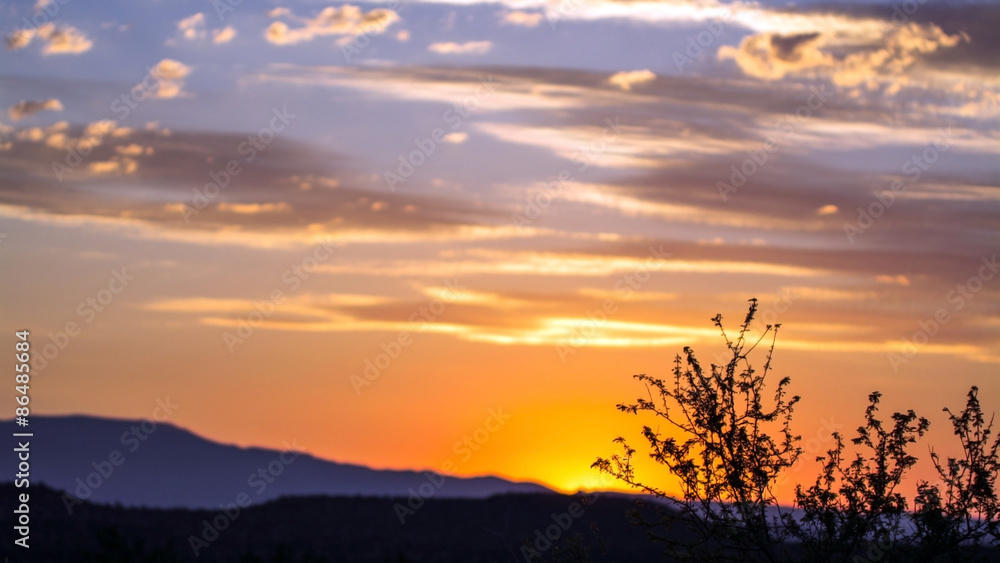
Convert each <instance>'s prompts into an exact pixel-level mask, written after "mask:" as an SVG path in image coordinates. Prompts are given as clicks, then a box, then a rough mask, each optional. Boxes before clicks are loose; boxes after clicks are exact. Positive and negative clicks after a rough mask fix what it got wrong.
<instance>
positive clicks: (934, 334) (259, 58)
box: [0, 0, 1000, 491]
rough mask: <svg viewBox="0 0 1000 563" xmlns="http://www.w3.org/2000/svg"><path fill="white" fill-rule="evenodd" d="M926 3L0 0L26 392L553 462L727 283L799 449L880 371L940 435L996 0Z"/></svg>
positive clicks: (994, 381) (231, 434) (985, 185)
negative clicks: (29, 347)
mask: <svg viewBox="0 0 1000 563" xmlns="http://www.w3.org/2000/svg"><path fill="white" fill-rule="evenodd" d="M949 4H952V5H950V6H948V7H945V6H944V5H943V3H942V2H938V1H936V0H932V1H930V2H926V3H923V4H921V3H920V2H918V1H916V0H911V1H909V2H897V3H896V4H895V5H893V4H892V3H891V2H888V1H880V2H874V1H870V2H863V1H858V2H854V3H846V2H845V3H840V2H838V3H835V4H834V3H830V4H827V3H823V2H796V3H794V4H793V3H787V2H785V1H783V0H782V1H777V0H766V1H760V2H716V1H711V0H705V1H694V0H689V1H685V0H672V1H666V0H665V1H619V0H553V1H551V2H549V1H545V0H499V1H492V2H480V1H478V0H452V1H451V2H449V1H447V0H444V1H437V2H424V1H417V0H404V1H401V2H399V1H397V2H392V3H384V2H383V3H365V2H355V3H351V4H330V3H326V2H314V1H306V0H303V1H300V2H294V3H291V4H280V3H277V2H273V1H271V0H244V1H242V2H237V1H236V0H229V1H228V2H227V0H217V1H215V2H206V1H200V0H199V1H195V0H184V1H173V0H171V1H169V2H168V1H166V0H160V1H157V0H128V1H126V0H115V1H110V2H103V3H99V5H98V4H95V3H94V2H85V1H82V0H48V2H46V1H45V0H39V1H37V2H35V1H34V0H31V1H28V0H24V1H14V2H11V1H6V2H0V22H2V23H3V31H4V33H5V34H7V49H5V50H4V52H3V53H2V54H0V110H2V112H0V327H2V331H0V345H2V346H3V347H4V348H6V349H12V348H13V343H14V341H15V337H14V335H13V333H14V331H15V330H24V329H28V330H30V331H31V335H32V343H33V352H34V355H35V360H34V361H35V365H34V366H33V368H32V373H33V374H34V375H35V377H34V378H33V380H32V403H31V404H32V407H33V410H32V412H33V414H69V413H81V414H90V415H96V416H107V417H127V418H141V417H150V416H152V412H153V410H154V408H156V401H157V400H165V399H167V398H169V400H170V401H172V402H173V403H175V404H177V405H178V406H179V408H178V410H177V412H176V413H175V414H174V415H173V416H172V417H171V419H170V422H172V423H174V424H177V425H179V426H181V427H184V428H187V429H190V430H192V431H194V432H196V433H198V434H200V435H202V436H205V437H207V438H209V439H212V440H217V441H221V442H225V443H234V444H239V445H257V446H263V447H272V448H281V447H282V443H283V442H285V441H291V440H295V441H296V442H297V443H298V444H300V445H301V446H302V447H303V448H304V449H305V450H307V451H308V452H310V453H312V454H314V455H317V456H319V457H323V458H326V459H330V460H335V461H341V462H350V463H359V464H364V465H368V466H372V467H376V468H418V469H424V468H430V469H440V468H441V466H442V464H443V463H444V462H446V461H451V462H453V463H454V464H455V467H456V469H455V470H454V473H455V474H458V475H485V474H494V475H499V476H503V477H507V478H512V479H516V480H530V481H536V482H539V483H543V484H545V485H548V486H551V487H553V488H556V489H559V490H565V491H570V490H575V489H577V488H578V487H594V486H607V483H602V482H600V481H598V479H597V475H596V472H595V471H593V470H591V469H590V464H591V463H592V462H593V461H594V458H595V457H597V456H607V455H609V454H611V453H616V451H617V450H616V449H615V447H614V445H613V444H612V443H611V440H612V439H614V438H615V437H617V436H619V435H624V436H626V437H629V438H630V439H631V440H632V442H633V443H634V445H637V446H641V436H640V435H639V430H640V427H641V424H642V423H643V422H644V421H643V420H639V419H636V418H634V417H631V416H629V415H625V414H622V413H619V412H617V411H616V409H615V405H616V404H617V403H620V402H628V401H632V400H634V399H635V398H636V397H638V396H640V395H645V389H644V388H643V387H642V386H641V385H639V384H638V383H637V382H635V381H634V380H633V379H632V378H631V376H632V375H633V374H637V373H646V374H650V375H661V376H668V375H669V374H670V370H671V368H672V365H673V358H674V356H675V355H676V354H678V353H680V352H681V350H682V348H683V347H684V346H687V345H690V346H692V347H693V348H694V349H695V351H696V353H697V354H698V356H699V358H700V359H702V360H703V361H704V362H705V363H706V364H707V363H711V362H712V361H714V360H716V359H717V358H721V356H720V355H719V354H720V353H721V352H722V351H723V347H722V341H721V337H720V336H719V334H718V331H717V330H716V329H715V328H713V326H712V323H711V321H710V319H711V318H712V317H713V316H714V315H715V314H717V313H722V314H723V317H724V319H725V322H726V323H727V326H729V327H731V328H732V329H733V330H735V329H736V326H737V324H738V322H739V321H740V320H742V318H743V315H744V314H745V313H746V307H747V300H748V299H749V298H751V297H756V298H758V299H759V300H760V312H759V315H758V316H759V317H761V320H760V322H758V323H757V324H756V327H755V330H757V331H758V333H759V331H760V330H762V329H763V327H764V325H765V324H768V323H775V322H779V323H781V324H782V327H781V330H780V332H779V335H778V342H777V346H776V354H775V360H774V362H773V368H774V369H775V370H776V374H777V375H779V376H785V375H787V376H790V377H791V378H792V381H793V384H792V390H793V392H794V393H797V394H799V395H801V396H802V402H801V404H800V406H799V408H798V410H797V412H796V417H795V420H796V425H795V429H796V430H797V431H798V433H800V434H801V435H802V437H803V447H804V448H805V449H806V452H807V453H808V454H809V456H810V457H811V456H812V455H814V454H820V453H822V451H823V450H825V449H826V448H828V447H830V446H831V445H832V442H831V441H830V440H829V438H828V435H829V430H830V429H831V428H836V429H839V430H840V431H841V432H843V433H846V434H851V433H852V429H854V428H856V427H857V426H858V425H859V424H860V423H861V422H862V415H863V412H864V407H865V405H866V400H867V396H868V394H869V393H870V392H871V391H874V390H879V391H881V392H883V394H884V402H883V405H884V407H885V410H886V411H890V412H891V411H892V410H894V409H908V408H913V409H915V410H917V412H918V414H922V415H924V416H927V417H928V418H930V419H931V421H932V431H931V434H930V436H929V437H928V439H927V442H926V443H923V444H921V445H919V446H918V447H917V450H918V451H916V452H915V453H917V455H918V456H924V455H925V454H926V451H927V450H926V446H927V445H928V444H934V445H935V446H936V447H937V449H940V450H944V451H948V449H949V446H950V440H951V435H950V434H951V433H950V430H949V429H948V427H947V420H946V417H945V416H944V414H943V413H941V408H942V407H945V406H950V407H952V408H955V407H961V406H962V405H963V403H964V397H965V393H966V392H967V391H968V387H969V386H970V385H972V384H977V385H979V386H980V388H981V392H980V398H981V399H982V400H983V403H984V406H985V408H986V409H987V410H998V409H1000V378H998V375H1000V369H998V368H1000V299H998V298H1000V264H998V262H997V261H996V260H997V257H996V255H997V253H998V251H1000V158H998V157H1000V128H998V127H1000V113H998V110H1000V72H998V70H1000V40H998V38H997V35H996V26H997V25H998V21H1000V5H998V4H997V3H986V2H961V3H949ZM758 360H759V362H760V363H762V362H763V357H762V356H760V357H759V358H758ZM716 361H717V360H716ZM491 409H492V412H494V413H495V412H497V411H501V412H502V413H503V414H505V415H509V418H508V419H506V421H505V422H504V423H503V424H502V426H499V427H495V426H493V427H494V428H496V429H495V430H492V431H488V432H483V431H482V429H483V428H485V426H484V424H485V423H486V420H487V419H489V418H490V417H491V416H493V414H491ZM11 414H12V413H11ZM888 414H889V413H888V412H887V413H886V416H888ZM2 416H3V417H4V418H7V417H8V416H9V414H3V415H2ZM491 426H492V425H491ZM662 429H663V430H666V428H665V427H663V428H662ZM477 430H479V433H478V436H479V437H480V438H482V437H484V436H485V439H482V440H478V441H477V440H476V439H473V440H472V442H471V443H472V444H475V447H476V448H478V449H475V450H474V451H472V452H471V454H468V455H467V454H465V453H464V452H465V450H463V449H462V448H463V447H466V446H461V443H462V441H463V439H465V437H466V436H470V437H471V436H474V435H476V432H477ZM456 445H458V446H459V447H456ZM470 449H471V448H470ZM639 450H640V451H643V448H641V447H640V448H639ZM650 475H652V474H650Z"/></svg>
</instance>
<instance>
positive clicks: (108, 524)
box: [0, 483, 662, 563]
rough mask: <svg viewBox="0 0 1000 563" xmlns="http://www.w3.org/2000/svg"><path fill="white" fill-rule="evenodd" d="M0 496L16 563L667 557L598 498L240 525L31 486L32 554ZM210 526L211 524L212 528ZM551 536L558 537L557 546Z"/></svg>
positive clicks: (505, 501) (320, 505)
mask: <svg viewBox="0 0 1000 563" xmlns="http://www.w3.org/2000/svg"><path fill="white" fill-rule="evenodd" d="M0 491H2V497H0V498H2V499H3V501H4V502H3V510H2V517H0V526H2V528H3V530H4V534H3V538H4V541H3V544H2V546H0V557H9V558H10V561H11V562H22V561H24V562H29V561H30V562H48V561H65V562H75V561H89V562H126V561H129V562H133V561H134V562H142V561H157V562H173V561H199V562H205V563H213V562H222V561H225V562H247V563H249V562H271V561H281V562H306V561H309V562H313V561H315V562H319V561H331V562H332V561H372V562H376V561H377V562H403V561H463V562H476V561H482V562H489V561H525V560H526V558H525V554H526V553H527V552H526V551H524V550H522V546H525V545H530V546H531V547H532V548H533V549H535V550H536V551H537V555H540V556H541V557H540V559H538V560H542V561H558V560H573V559H577V558H576V557H569V555H570V554H569V553H567V550H568V549H577V548H582V549H586V550H587V552H588V554H589V556H590V557H591V559H592V560H595V561H656V560H662V557H661V556H659V552H658V550H657V548H656V547H655V546H653V545H651V544H650V542H649V540H648V539H646V537H645V535H644V533H643V531H642V530H641V529H639V528H636V527H633V526H632V525H631V524H629V522H628V520H627V518H626V512H627V511H628V510H630V509H633V508H635V507H636V503H635V501H634V500H633V499H630V498H628V497H624V496H616V495H603V496H600V497H598V498H596V499H595V500H594V502H593V503H592V504H590V505H589V506H584V505H583V504H582V503H581V502H580V501H581V498H580V497H572V496H562V495H554V494H527V495H502V496H495V497H491V498H488V499H483V500H472V499H469V500H465V499H440V500H437V499H433V498H431V499H429V500H427V501H425V503H424V505H423V506H421V507H419V508H418V509H417V510H415V511H414V513H413V514H404V516H405V523H404V524H401V523H400V520H399V517H398V516H397V512H396V510H394V507H395V505H396V504H397V503H401V504H402V505H403V506H405V505H406V503H407V499H389V498H364V497H298V498H283V499H279V500H277V501H272V502H268V503H266V504H262V505H259V506H254V505H251V506H249V507H247V508H244V509H241V510H240V512H239V514H236V513H235V512H232V511H231V514H232V516H235V517H234V518H231V517H230V516H227V515H226V514H225V513H223V512H222V511H221V510H220V511H214V512H213V511H205V510H197V511H193V510H162V509H142V508H123V507H120V506H108V505H95V504H89V503H83V504H80V505H76V506H73V507H72V509H73V514H72V515H70V514H68V512H67V509H66V507H65V505H64V500H63V497H62V493H61V492H59V491H55V490H53V489H49V488H46V487H44V486H38V485H34V484H33V485H32V486H31V488H30V501H31V503H30V536H29V545H30V549H23V548H21V547H18V546H16V545H14V539H16V537H17V534H16V532H15V533H14V535H13V536H14V537H12V536H11V533H10V532H11V531H12V530H13V527H14V526H15V525H16V524H15V523H14V514H13V509H14V508H15V507H17V503H15V493H21V492H24V489H15V488H14V487H13V485H12V484H9V483H7V484H3V485H0ZM234 500H235V499H234ZM553 515H555V518H553ZM206 522H208V523H209V524H211V525H212V526H211V528H209V529H207V530H206ZM213 523H214V524H213ZM595 529H596V531H597V532H598V533H597V534H595ZM546 532H548V533H549V534H550V535H551V536H552V537H557V538H558V539H557V541H556V542H551V544H554V545H551V544H550V542H548V540H547V539H545V538H544V534H545V533H546ZM192 537H195V538H198V540H200V542H204V543H200V542H198V541H196V542H195V543H196V544H197V545H198V547H199V553H198V555H197V556H195V553H194V549H193V548H192V544H191V538H192ZM540 537H541V538H542V539H540ZM598 538H599V539H598ZM602 544H603V546H604V547H603V548H602Z"/></svg>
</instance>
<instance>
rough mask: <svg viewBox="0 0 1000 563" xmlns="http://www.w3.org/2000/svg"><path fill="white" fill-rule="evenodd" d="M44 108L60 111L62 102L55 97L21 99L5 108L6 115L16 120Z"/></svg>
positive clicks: (44, 109)
mask: <svg viewBox="0 0 1000 563" xmlns="http://www.w3.org/2000/svg"><path fill="white" fill-rule="evenodd" d="M46 110H48V111H62V110H63V105H62V102H60V101H59V100H57V99H55V98H49V99H47V100H22V101H20V102H18V103H16V104H14V105H12V106H10V107H9V108H7V115H8V116H10V119H11V120H12V121H17V120H19V119H22V118H25V117H28V116H29V115H34V114H36V113H38V112H40V111H46Z"/></svg>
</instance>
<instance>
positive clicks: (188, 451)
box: [0, 416, 551, 509]
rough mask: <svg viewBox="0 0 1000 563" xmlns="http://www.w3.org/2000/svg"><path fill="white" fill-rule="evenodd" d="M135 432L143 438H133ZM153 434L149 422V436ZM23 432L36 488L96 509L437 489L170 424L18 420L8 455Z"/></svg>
mask: <svg viewBox="0 0 1000 563" xmlns="http://www.w3.org/2000/svg"><path fill="white" fill-rule="evenodd" d="M132 427H136V428H137V429H138V432H137V433H135V434H133V433H132V432H131V429H132ZM151 428H152V427H151V426H150V424H149V423H148V422H147V423H146V426H145V429H146V430H150V429H151ZM25 430H29V431H31V432H33V433H34V437H33V438H30V440H31V445H30V448H31V458H30V462H31V470H30V473H31V482H32V485H35V484H39V483H45V484H47V485H49V486H51V487H54V488H57V489H60V490H63V491H68V492H69V493H70V494H73V495H75V496H79V497H80V498H86V499H88V500H91V501H94V502H102V503H121V504H123V505H125V506H147V507H161V508H209V509H216V508H218V507H219V505H220V504H232V503H234V502H236V500H237V498H238V496H239V495H241V494H244V495H247V497H249V499H250V501H251V503H252V504H258V503H262V502H266V501H269V500H273V499H276V498H279V497H282V496H292V495H295V496H302V495H331V496H338V495H339V496H345V495H358V496H369V497H372V496H393V497H406V496H409V495H410V489H413V490H418V489H419V488H420V487H421V485H423V487H424V491H425V492H427V491H429V490H430V489H429V488H428V487H430V486H431V485H428V482H429V480H428V476H427V475H425V474H423V473H420V472H415V471H383V470H374V469H370V468H367V467H363V466H359V465H348V464H342V463H335V462H331V461H326V460H322V459H318V458H316V457H313V456H310V455H307V454H301V455H299V456H298V457H294V458H293V457H292V456H290V455H285V456H282V455H281V453H282V452H280V451H277V450H267V449H262V448H240V447H236V446H230V445H224V444H219V443H216V442H212V441H209V440H206V439H204V438H201V437H199V436H197V435H195V434H193V433H192V432H189V431H187V430H183V429H181V428H178V427H176V426H173V425H170V424H165V423H159V424H157V425H156V426H155V429H153V430H152V432H145V431H144V430H143V428H142V422H141V421H139V420H116V419H106V418H94V417H88V416H32V417H31V426H30V427H29V428H27V429H23V428H19V427H17V426H15V425H14V423H13V421H3V422H0V431H2V432H3V434H4V435H5V436H7V438H6V440H8V441H9V442H8V443H9V444H10V447H11V448H13V447H16V444H14V441H15V438H11V437H10V436H11V434H12V433H13V432H23V431H25ZM7 451H8V452H9V451H11V450H10V449H8V450H7ZM116 451H117V452H118V454H115V453H114V452H116ZM283 460H284V462H283ZM288 461H291V463H287V462H288ZM0 463H2V467H3V477H2V479H4V480H10V479H13V476H14V474H15V473H17V470H16V463H17V459H16V456H14V455H7V456H3V460H2V462H0ZM115 463H117V464H118V465H117V466H116V465H115ZM95 464H96V465H95ZM261 471H263V472H264V473H263V474H260V472H261ZM78 479H79V481H78ZM88 480H89V482H88ZM432 481H433V482H435V483H437V484H440V486H439V487H438V486H434V488H433V494H432V496H433V497H435V498H486V497H489V496H492V495H497V494H503V493H540V492H551V491H550V490H549V489H547V488H546V487H543V486H541V485H538V484H535V483H515V482H512V481H507V480H504V479H500V478H496V477H477V478H457V477H447V478H445V479H444V481H443V482H442V481H441V480H440V478H438V477H433V478H432ZM81 483H82V484H81ZM95 485H96V486H95Z"/></svg>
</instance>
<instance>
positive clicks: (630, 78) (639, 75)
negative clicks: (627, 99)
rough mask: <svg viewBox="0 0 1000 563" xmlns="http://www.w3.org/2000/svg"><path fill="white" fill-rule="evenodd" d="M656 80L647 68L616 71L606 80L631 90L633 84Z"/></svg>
mask: <svg viewBox="0 0 1000 563" xmlns="http://www.w3.org/2000/svg"><path fill="white" fill-rule="evenodd" d="M653 80H656V75H655V74H653V73H652V71H650V70H649V69H644V70H632V71H627V72H626V71H622V72H616V73H615V74H613V75H612V76H611V78H609V79H608V82H610V83H611V84H613V85H615V86H618V87H619V88H621V89H622V90H625V91H629V90H632V85H633V84H643V83H645V82H651V81H653Z"/></svg>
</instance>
